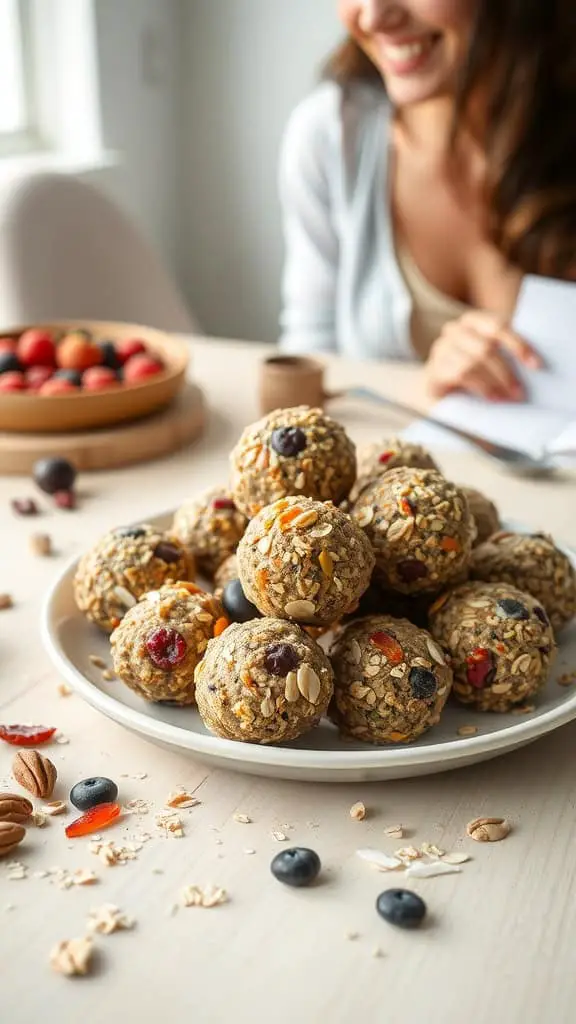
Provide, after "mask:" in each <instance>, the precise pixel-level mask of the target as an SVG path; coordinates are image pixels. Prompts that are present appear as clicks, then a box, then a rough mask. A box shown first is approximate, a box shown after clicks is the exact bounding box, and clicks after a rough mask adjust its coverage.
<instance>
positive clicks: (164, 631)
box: [110, 582, 228, 704]
mask: <svg viewBox="0 0 576 1024" xmlns="http://www.w3.org/2000/svg"><path fill="white" fill-rule="evenodd" d="M227 625H228V620H227V619H226V618H225V616H224V611H223V609H222V606H221V605H220V603H219V602H218V601H217V600H216V599H215V598H214V597H213V596H212V595H211V594H206V593H204V591H202V590H199V589H198V587H196V586H194V584H193V583H182V582H178V583H174V584H167V585H166V586H164V587H160V589H159V590H155V591H154V590H153V591H150V593H148V594H146V595H145V596H144V597H143V598H142V599H141V600H140V601H139V602H138V604H137V605H136V606H135V607H134V608H131V609H130V611H129V612H127V613H126V615H125V616H124V618H123V619H122V622H121V623H120V625H119V626H118V628H117V629H115V630H114V632H113V633H112V636H111V638H110V644H111V648H112V658H113V662H114V671H115V672H116V675H117V676H118V678H119V679H121V680H122V682H123V683H126V686H129V687H130V689H131V690H134V691H135V692H136V693H137V694H139V696H140V697H144V699H145V700H149V701H159V700H162V701H171V702H172V703H174V704H193V703H194V669H195V668H196V666H197V664H198V662H199V661H200V659H201V658H202V657H203V656H204V652H205V650H206V647H207V645H208V641H209V640H210V639H211V638H212V637H213V636H214V635H215V634H216V635H217V634H218V633H219V632H220V631H221V630H224V629H225V628H226V627H227Z"/></svg>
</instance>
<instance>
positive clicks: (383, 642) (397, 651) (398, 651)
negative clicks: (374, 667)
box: [370, 630, 404, 665]
mask: <svg viewBox="0 0 576 1024" xmlns="http://www.w3.org/2000/svg"><path fill="white" fill-rule="evenodd" d="M370 643H371V644H374V646H375V647H377V648H378V650H379V651H382V654H383V655H384V657H385V658H386V660H387V661H389V662H390V664H391V665H399V664H400V662H401V661H404V651H403V650H402V648H401V646H400V644H399V643H398V641H397V639H396V637H395V636H392V633H385V632H384V631H383V630H381V631H379V632H378V633H373V634H372V636H371V637H370Z"/></svg>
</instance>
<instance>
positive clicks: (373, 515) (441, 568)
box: [352, 468, 474, 594]
mask: <svg viewBox="0 0 576 1024" xmlns="http://www.w3.org/2000/svg"><path fill="white" fill-rule="evenodd" d="M352 517H353V518H354V519H355V520H356V522H357V523H358V524H359V526H361V527H362V528H363V529H364V530H365V532H366V535H367V537H368V538H369V539H370V541H371V543H372V546H373V548H374V551H375V554H376V577H377V578H378V579H379V581H380V582H381V583H382V585H383V586H385V587H386V588H387V589H389V590H397V591H400V592H401V593H404V594H417V593H419V592H424V591H435V590H436V591H438V590H439V589H440V588H441V587H442V586H444V585H445V584H447V583H451V582H453V581H456V580H458V579H459V577H460V578H461V574H462V573H463V572H464V573H466V572H467V569H468V563H469V560H470V552H471V549H472V539H473V536H474V521H473V519H472V516H471V515H470V511H469V509H468V503H467V501H466V497H465V496H464V494H463V493H462V491H460V490H459V489H458V488H457V487H455V486H454V484H452V483H449V482H448V480H445V479H444V477H443V476H441V474H440V473H437V472H436V471H435V470H432V469H409V468H401V469H391V470H390V471H389V472H388V473H385V474H384V476H381V477H380V478H379V479H378V480H376V481H374V483H373V484H371V485H370V486H368V487H366V488H365V490H363V491H362V493H361V495H360V496H359V498H358V499H357V501H356V502H355V504H354V506H353V508H352Z"/></svg>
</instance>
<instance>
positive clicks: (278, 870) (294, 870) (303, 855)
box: [270, 846, 321, 889]
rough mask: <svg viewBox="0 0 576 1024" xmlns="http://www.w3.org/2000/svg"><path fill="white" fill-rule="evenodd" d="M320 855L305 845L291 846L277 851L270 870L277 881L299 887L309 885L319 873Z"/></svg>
mask: <svg viewBox="0 0 576 1024" xmlns="http://www.w3.org/2000/svg"><path fill="white" fill-rule="evenodd" d="M320 868H321V864H320V857H319V856H318V854H317V853H316V852H315V851H314V850H309V849H308V848H307V847H305V846H293V847H291V848H290V849H289V850H282V853H277V854H276V856H275V857H274V860H273V861H272V863H271V865H270V870H271V872H272V874H273V875H274V878H277V879H278V881H279V882H283V884H284V885H291V886H292V887H293V888H296V889H299V888H302V887H303V886H305V885H311V884H312V882H313V881H314V879H315V878H317V876H318V874H319V873H320Z"/></svg>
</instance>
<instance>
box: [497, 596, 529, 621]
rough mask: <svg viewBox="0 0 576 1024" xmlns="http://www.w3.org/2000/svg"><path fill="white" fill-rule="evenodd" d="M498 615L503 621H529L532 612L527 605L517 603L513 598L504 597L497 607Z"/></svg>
mask: <svg viewBox="0 0 576 1024" xmlns="http://www.w3.org/2000/svg"><path fill="white" fill-rule="evenodd" d="M496 614H497V615H498V616H499V617H500V618H501V619H529V618H530V612H529V611H528V609H527V608H526V605H523V604H521V603H520V601H515V600H514V598H512V597H503V598H502V600H501V601H498V603H497V605H496Z"/></svg>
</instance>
